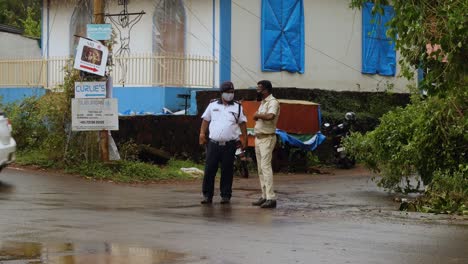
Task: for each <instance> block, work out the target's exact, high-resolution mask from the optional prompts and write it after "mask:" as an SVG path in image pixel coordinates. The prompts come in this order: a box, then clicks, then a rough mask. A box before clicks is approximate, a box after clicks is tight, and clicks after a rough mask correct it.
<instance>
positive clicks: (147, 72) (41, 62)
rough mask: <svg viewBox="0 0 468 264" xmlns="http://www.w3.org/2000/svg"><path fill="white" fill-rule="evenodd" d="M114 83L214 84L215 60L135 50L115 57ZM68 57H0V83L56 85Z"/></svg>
mask: <svg viewBox="0 0 468 264" xmlns="http://www.w3.org/2000/svg"><path fill="white" fill-rule="evenodd" d="M113 63H114V65H113V67H112V73H111V75H112V76H113V79H114V85H116V86H118V85H125V86H180V87H213V86H214V70H215V66H216V63H217V62H216V60H215V59H213V58H212V57H207V56H199V55H190V54H159V55H155V54H135V55H129V56H120V57H114V59H113ZM67 64H68V65H72V59H71V58H70V57H52V58H48V59H42V58H39V59H2V58H0V87H10V86H11V87H37V86H42V87H45V88H56V87H57V86H59V85H60V84H62V83H63V80H64V78H65V67H66V66H67Z"/></svg>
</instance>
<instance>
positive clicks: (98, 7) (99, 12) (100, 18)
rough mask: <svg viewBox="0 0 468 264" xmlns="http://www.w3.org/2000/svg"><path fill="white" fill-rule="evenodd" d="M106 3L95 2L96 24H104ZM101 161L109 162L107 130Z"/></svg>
mask: <svg viewBox="0 0 468 264" xmlns="http://www.w3.org/2000/svg"><path fill="white" fill-rule="evenodd" d="M104 1H105V0H94V6H93V7H94V23H93V24H104ZM99 138H100V141H99V142H100V146H99V148H100V150H101V159H102V161H103V162H108V161H109V132H108V131H107V130H101V131H99Z"/></svg>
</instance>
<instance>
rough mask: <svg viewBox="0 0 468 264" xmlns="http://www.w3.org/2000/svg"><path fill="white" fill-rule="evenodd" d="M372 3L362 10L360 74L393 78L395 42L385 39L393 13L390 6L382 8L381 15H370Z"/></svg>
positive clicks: (366, 4) (394, 70) (365, 5)
mask: <svg viewBox="0 0 468 264" xmlns="http://www.w3.org/2000/svg"><path fill="white" fill-rule="evenodd" d="M373 8H374V4H373V3H365V4H364V6H363V8H362V73H366V74H380V75H384V76H395V72H396V50H395V42H394V41H393V40H392V39H391V38H389V37H387V30H388V28H389V27H388V26H387V23H388V22H389V21H390V20H391V19H392V18H393V16H394V14H395V11H394V10H393V7H391V6H384V7H383V14H379V13H378V12H376V13H375V14H372V9H373Z"/></svg>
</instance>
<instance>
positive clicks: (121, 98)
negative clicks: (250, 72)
mask: <svg viewBox="0 0 468 264" xmlns="http://www.w3.org/2000/svg"><path fill="white" fill-rule="evenodd" d="M202 90H211V88H206V89H204V88H186V87H114V89H113V91H112V94H113V97H114V98H117V99H118V102H119V113H121V114H143V113H151V114H158V113H162V112H163V108H167V109H169V110H171V111H172V112H176V111H179V110H184V108H185V99H184V98H179V97H178V95H184V94H187V95H191V97H190V98H188V100H187V104H188V105H187V108H188V109H195V111H193V110H191V111H189V113H190V114H196V98H195V96H196V91H202ZM46 92H47V90H46V89H44V88H42V87H12V88H10V87H8V88H1V87H0V98H1V102H2V103H3V104H6V103H11V102H18V101H21V100H23V99H24V98H27V97H31V96H43V95H44V94H45V93H46ZM193 104H195V105H193ZM192 105H193V106H192Z"/></svg>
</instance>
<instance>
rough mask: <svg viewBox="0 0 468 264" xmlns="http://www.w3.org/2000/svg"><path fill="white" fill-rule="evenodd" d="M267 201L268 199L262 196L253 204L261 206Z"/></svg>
mask: <svg viewBox="0 0 468 264" xmlns="http://www.w3.org/2000/svg"><path fill="white" fill-rule="evenodd" d="M266 201H267V200H266V199H263V198H260V199H258V201H256V202H253V203H252V205H254V206H260V205H262V204H263V203H265V202H266Z"/></svg>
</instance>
